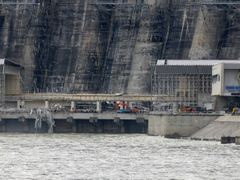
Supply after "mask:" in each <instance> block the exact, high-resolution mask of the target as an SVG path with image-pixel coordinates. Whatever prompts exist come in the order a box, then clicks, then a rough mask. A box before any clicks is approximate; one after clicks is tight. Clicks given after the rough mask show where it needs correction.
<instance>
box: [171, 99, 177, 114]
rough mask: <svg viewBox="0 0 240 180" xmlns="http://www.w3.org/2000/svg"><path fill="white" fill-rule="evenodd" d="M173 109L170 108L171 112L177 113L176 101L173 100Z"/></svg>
mask: <svg viewBox="0 0 240 180" xmlns="http://www.w3.org/2000/svg"><path fill="white" fill-rule="evenodd" d="M172 105H173V110H172V112H173V113H174V114H176V113H178V105H177V103H176V102H173V104H172Z"/></svg>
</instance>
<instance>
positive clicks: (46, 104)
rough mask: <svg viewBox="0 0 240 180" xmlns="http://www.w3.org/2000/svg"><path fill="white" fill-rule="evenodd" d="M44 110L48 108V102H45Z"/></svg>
mask: <svg viewBox="0 0 240 180" xmlns="http://www.w3.org/2000/svg"><path fill="white" fill-rule="evenodd" d="M45 108H46V109H48V108H49V101H45Z"/></svg>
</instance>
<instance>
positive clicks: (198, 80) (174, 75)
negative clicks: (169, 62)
mask: <svg viewBox="0 0 240 180" xmlns="http://www.w3.org/2000/svg"><path fill="white" fill-rule="evenodd" d="M211 71H212V70H211V66H166V65H163V66H156V69H155V72H154V77H153V83H152V93H153V94H158V95H167V96H170V97H173V98H172V99H174V100H173V102H174V103H177V105H178V106H179V107H181V106H191V107H196V106H202V105H200V104H201V103H202V101H203V99H205V100H207V101H208V100H210V99H211V90H212V72H211Z"/></svg>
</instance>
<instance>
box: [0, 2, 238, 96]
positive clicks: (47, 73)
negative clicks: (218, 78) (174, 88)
mask: <svg viewBox="0 0 240 180" xmlns="http://www.w3.org/2000/svg"><path fill="white" fill-rule="evenodd" d="M209 2H211V1H209ZM236 6H239V5H216V4H212V5H211V4H207V5H206V4H201V1H196V0H181V1H179V0H15V1H14V0H11V1H10V0H4V1H1V3H0V57H1V58H9V59H11V60H14V61H16V62H18V63H20V64H21V65H22V66H23V67H24V71H23V74H22V86H23V88H24V90H25V91H26V92H29V91H30V92H31V91H35V92H46V91H48V92H72V93H74V92H94V93H119V92H126V93H150V92H151V76H152V73H153V69H154V65H155V63H156V61H157V59H193V60H194V59H209V58H211V59H238V58H239V56H240V55H239V53H240V51H239V48H240V44H239V42H240V41H239V37H240V36H239V35H240V31H239V27H240V26H239V23H240V18H239V15H240V14H239V11H238V10H237V9H235V7H236Z"/></svg>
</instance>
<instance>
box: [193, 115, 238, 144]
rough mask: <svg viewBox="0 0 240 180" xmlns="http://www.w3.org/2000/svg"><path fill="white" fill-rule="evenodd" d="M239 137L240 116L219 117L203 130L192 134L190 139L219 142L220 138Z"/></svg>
mask: <svg viewBox="0 0 240 180" xmlns="http://www.w3.org/2000/svg"><path fill="white" fill-rule="evenodd" d="M223 136H225V137H236V136H240V116H238V115H237V116H231V115H225V116H221V117H219V118H218V119H216V120H215V121H213V122H211V123H210V124H209V125H207V126H206V127H204V128H203V129H201V130H199V131H197V132H196V133H194V134H193V135H192V136H191V138H193V139H205V140H221V137H223Z"/></svg>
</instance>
